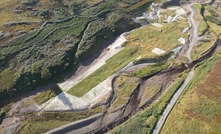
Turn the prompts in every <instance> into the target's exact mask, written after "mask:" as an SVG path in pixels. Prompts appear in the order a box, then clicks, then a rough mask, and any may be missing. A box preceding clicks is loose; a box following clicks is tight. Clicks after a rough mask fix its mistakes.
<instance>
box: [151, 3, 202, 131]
mask: <svg viewBox="0 0 221 134" xmlns="http://www.w3.org/2000/svg"><path fill="white" fill-rule="evenodd" d="M186 10H188V11H189V12H190V13H191V14H190V16H189V22H190V24H191V27H192V34H191V37H190V43H189V47H188V50H187V52H186V56H187V58H188V62H192V58H191V51H192V49H193V47H194V45H196V43H197V42H198V41H199V37H198V33H197V31H198V25H199V23H197V22H196V21H195V20H194V16H195V12H194V10H193V8H192V4H188V5H187V6H186ZM193 75H194V68H192V69H191V71H190V73H189V75H188V77H187V78H186V80H185V81H184V83H183V84H182V86H181V87H180V88H179V89H178V90H177V92H176V93H175V94H174V96H173V97H172V99H171V100H170V102H169V103H168V105H167V107H166V109H165V110H164V112H163V114H162V116H161V117H160V119H159V121H158V122H157V125H156V127H155V128H154V131H153V134H159V133H160V131H161V129H162V127H163V125H164V123H165V121H166V119H167V117H168V116H169V114H170V112H171V111H172V109H173V107H174V106H175V104H176V102H177V100H178V98H179V97H180V95H181V94H182V92H183V90H184V89H185V87H186V86H187V84H188V83H189V82H190V80H191V79H192V77H193Z"/></svg>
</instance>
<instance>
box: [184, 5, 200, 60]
mask: <svg viewBox="0 0 221 134" xmlns="http://www.w3.org/2000/svg"><path fill="white" fill-rule="evenodd" d="M191 6H192V4H189V5H187V6H186V9H187V10H188V11H190V13H191V14H190V16H189V22H190V24H191V27H192V34H191V36H190V43H189V48H188V50H187V52H186V56H187V58H188V60H189V62H192V58H191V51H192V49H193V47H194V45H196V43H197V42H198V41H199V36H198V33H197V31H198V26H199V23H198V22H196V21H195V20H194V16H195V14H196V13H195V12H194V10H193V8H192V7H191Z"/></svg>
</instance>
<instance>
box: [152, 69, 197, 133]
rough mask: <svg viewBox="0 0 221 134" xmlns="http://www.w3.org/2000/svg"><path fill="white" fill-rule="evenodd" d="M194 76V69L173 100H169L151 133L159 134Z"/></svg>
mask: <svg viewBox="0 0 221 134" xmlns="http://www.w3.org/2000/svg"><path fill="white" fill-rule="evenodd" d="M193 74H194V69H192V70H191V71H190V73H189V75H188V77H187V78H186V80H185V81H184V83H183V85H182V86H181V87H180V88H179V89H178V90H177V92H176V93H175V94H174V96H173V98H172V99H171V101H170V103H168V105H167V107H166V109H165V110H164V112H163V114H162V116H161V117H160V119H159V121H158V122H157V125H156V127H155V129H154V131H153V134H159V133H160V131H161V129H162V127H163V125H164V123H165V121H166V119H167V117H168V116H169V114H170V112H171V110H172V109H173V107H174V106H175V104H176V102H177V100H178V98H179V97H180V95H181V93H182V92H183V90H184V89H185V87H186V86H187V84H188V83H189V82H190V80H191V78H192V77H193Z"/></svg>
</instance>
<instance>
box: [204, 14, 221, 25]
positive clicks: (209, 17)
mask: <svg viewBox="0 0 221 134" xmlns="http://www.w3.org/2000/svg"><path fill="white" fill-rule="evenodd" d="M206 19H207V20H208V21H210V22H212V23H215V24H217V25H221V21H220V20H219V19H217V18H215V17H213V16H206Z"/></svg>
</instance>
